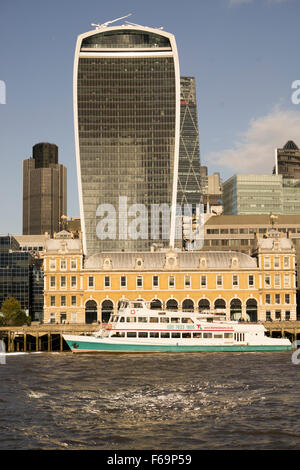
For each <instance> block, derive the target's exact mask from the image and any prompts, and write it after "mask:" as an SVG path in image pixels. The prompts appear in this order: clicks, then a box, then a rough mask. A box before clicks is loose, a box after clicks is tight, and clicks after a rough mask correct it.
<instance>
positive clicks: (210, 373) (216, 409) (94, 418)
mask: <svg viewBox="0 0 300 470" xmlns="http://www.w3.org/2000/svg"><path fill="white" fill-rule="evenodd" d="M291 358H292V353H291V352H276V353H269V352H263V353H189V354H155V355H142V354H140V355H139V354H134V355H102V354H100V355H73V354H72V353H68V352H65V353H28V354H26V353H25V354H24V353H23V354H9V355H6V364H0V449H2V450H3V449H24V450H27V449H45V450H46V449H49V450H50V449H57V450H60V449H70V450H88V449H93V450H96V449H98V450H131V449H135V450H146V449H147V450H155V449H157V450H196V449H197V450H201V449H203V450H204V449H214V450H229V449H261V450H262V449H299V448H300V365H295V364H293V363H292V360H291Z"/></svg>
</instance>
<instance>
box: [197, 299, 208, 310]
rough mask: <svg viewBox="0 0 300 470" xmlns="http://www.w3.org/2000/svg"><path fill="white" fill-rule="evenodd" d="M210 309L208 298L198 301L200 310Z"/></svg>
mask: <svg viewBox="0 0 300 470" xmlns="http://www.w3.org/2000/svg"><path fill="white" fill-rule="evenodd" d="M209 309H210V302H209V300H208V299H201V300H199V302H198V312H199V313H200V312H202V310H209Z"/></svg>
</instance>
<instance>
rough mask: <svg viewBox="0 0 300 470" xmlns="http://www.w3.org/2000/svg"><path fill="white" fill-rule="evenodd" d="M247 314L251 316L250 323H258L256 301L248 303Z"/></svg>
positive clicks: (251, 300) (250, 300)
mask: <svg viewBox="0 0 300 470" xmlns="http://www.w3.org/2000/svg"><path fill="white" fill-rule="evenodd" d="M246 314H247V315H248V316H249V320H250V321H253V322H257V301H256V299H248V300H247V302H246ZM247 318H248V317H247Z"/></svg>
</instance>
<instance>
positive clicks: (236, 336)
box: [234, 333, 245, 341]
mask: <svg viewBox="0 0 300 470" xmlns="http://www.w3.org/2000/svg"><path fill="white" fill-rule="evenodd" d="M234 339H235V341H245V333H234Z"/></svg>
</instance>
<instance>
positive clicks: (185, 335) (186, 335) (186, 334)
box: [182, 333, 192, 338]
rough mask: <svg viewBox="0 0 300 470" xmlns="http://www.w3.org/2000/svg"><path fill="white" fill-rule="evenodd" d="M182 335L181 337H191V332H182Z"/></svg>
mask: <svg viewBox="0 0 300 470" xmlns="http://www.w3.org/2000/svg"><path fill="white" fill-rule="evenodd" d="M182 337H183V338H191V337H192V333H182Z"/></svg>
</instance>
